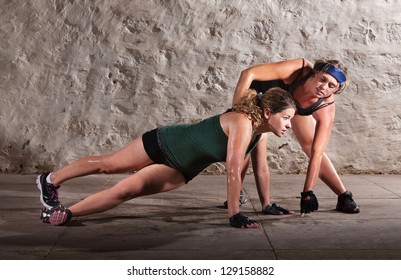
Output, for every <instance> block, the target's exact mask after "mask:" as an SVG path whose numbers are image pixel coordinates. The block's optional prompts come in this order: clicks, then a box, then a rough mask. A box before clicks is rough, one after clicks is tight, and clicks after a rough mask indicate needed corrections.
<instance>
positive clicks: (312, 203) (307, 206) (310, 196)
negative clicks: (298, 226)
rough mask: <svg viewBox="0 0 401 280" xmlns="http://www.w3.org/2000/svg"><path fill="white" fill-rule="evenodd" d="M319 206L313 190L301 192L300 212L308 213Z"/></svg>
mask: <svg viewBox="0 0 401 280" xmlns="http://www.w3.org/2000/svg"><path fill="white" fill-rule="evenodd" d="M318 208H319V202H317V198H316V195H315V194H314V193H313V191H308V192H301V214H308V213H310V212H313V211H315V210H317V209H318Z"/></svg>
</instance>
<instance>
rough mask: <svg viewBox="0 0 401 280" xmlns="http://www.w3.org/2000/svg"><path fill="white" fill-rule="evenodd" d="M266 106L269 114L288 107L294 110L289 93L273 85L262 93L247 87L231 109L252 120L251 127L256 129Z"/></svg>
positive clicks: (261, 120) (261, 121)
mask: <svg viewBox="0 0 401 280" xmlns="http://www.w3.org/2000/svg"><path fill="white" fill-rule="evenodd" d="M266 108H268V109H269V110H270V113H271V114H276V113H279V112H281V111H283V110H285V109H288V108H293V109H295V110H296V106H295V102H294V100H293V99H292V96H291V94H290V93H289V92H287V91H285V90H283V89H281V88H278V87H274V88H271V89H268V90H267V91H266V92H265V93H264V94H262V93H256V91H255V90H253V89H249V90H248V91H247V92H246V93H245V95H244V96H243V97H242V98H241V99H240V100H239V102H238V103H237V104H236V105H234V107H233V111H234V112H237V113H242V114H244V115H245V116H247V117H248V119H249V120H251V121H252V127H253V129H256V128H257V127H259V126H260V125H261V124H262V123H263V111H264V110H265V109H266Z"/></svg>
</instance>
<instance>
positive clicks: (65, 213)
mask: <svg viewBox="0 0 401 280" xmlns="http://www.w3.org/2000/svg"><path fill="white" fill-rule="evenodd" d="M71 217H72V213H71V211H70V210H69V209H68V208H67V207H65V206H63V205H61V204H59V205H57V206H56V207H54V208H53V209H51V210H50V217H49V222H50V223H51V224H52V225H54V226H62V225H64V224H66V223H68V222H69V221H70V220H71Z"/></svg>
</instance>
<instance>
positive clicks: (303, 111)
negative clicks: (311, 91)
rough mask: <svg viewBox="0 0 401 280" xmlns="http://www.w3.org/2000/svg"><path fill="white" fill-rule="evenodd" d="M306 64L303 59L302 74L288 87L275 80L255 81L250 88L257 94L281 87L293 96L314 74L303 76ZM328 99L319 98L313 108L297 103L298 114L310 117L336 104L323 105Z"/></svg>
mask: <svg viewBox="0 0 401 280" xmlns="http://www.w3.org/2000/svg"><path fill="white" fill-rule="evenodd" d="M304 64H305V61H304V59H302V69H301V72H299V74H298V76H297V77H296V79H295V80H294V81H293V82H292V83H291V84H289V85H286V84H285V83H284V82H283V81H282V80H273V81H253V82H252V84H251V86H250V88H251V89H254V90H256V91H257V92H262V93H264V92H266V90H268V89H270V88H273V87H279V88H282V89H284V90H286V91H288V92H289V93H291V94H293V93H294V91H295V89H296V88H297V87H298V86H300V85H301V84H303V83H304V82H305V81H306V80H307V79H309V78H310V77H311V76H312V74H313V72H311V73H309V74H307V75H306V76H304V77H301V76H302V73H303V71H304ZM329 97H330V96H328V97H324V98H319V99H318V100H317V101H316V102H315V103H313V104H312V105H311V106H309V107H306V108H303V107H301V106H300V105H299V104H298V103H297V102H296V101H295V104H296V106H297V114H298V115H301V116H309V115H312V114H313V113H314V112H315V111H317V110H319V109H321V108H324V107H326V106H329V105H331V104H333V103H334V101H332V102H329V103H325V104H322V103H323V101H324V100H325V99H326V98H329Z"/></svg>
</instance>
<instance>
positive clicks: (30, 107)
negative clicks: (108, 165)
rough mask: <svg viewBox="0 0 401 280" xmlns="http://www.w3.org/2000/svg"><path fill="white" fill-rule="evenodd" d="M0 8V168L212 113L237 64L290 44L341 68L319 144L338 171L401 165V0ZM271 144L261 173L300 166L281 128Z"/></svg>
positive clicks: (283, 51)
mask: <svg viewBox="0 0 401 280" xmlns="http://www.w3.org/2000/svg"><path fill="white" fill-rule="evenodd" d="M0 12H1V16H0V38H1V44H0V98H1V102H0V131H1V134H0V171H2V172H24V173H31V172H39V171H42V170H47V169H53V168H54V167H60V166H62V165H64V164H66V163H68V162H70V161H71V160H74V159H76V158H78V157H80V156H84V155H87V154H99V153H106V152H110V151H113V150H115V149H117V148H119V147H121V146H123V145H124V144H126V143H128V142H129V141H130V139H132V138H133V137H136V136H138V135H140V134H141V133H142V132H144V131H146V130H148V129H151V128H154V127H156V126H158V125H164V124H170V123H179V122H193V121H196V120H199V119H202V118H205V117H208V116H211V115H213V114H216V113H219V112H222V111H224V110H225V109H226V108H227V107H228V106H229V105H230V103H231V99H232V94H233V91H234V88H235V85H236V81H237V79H238V77H239V74H240V72H241V70H242V69H244V68H247V67H249V66H250V65H254V64H259V63H265V62H269V61H278V60H283V59H291V58H297V57H305V58H307V59H309V60H310V61H312V62H313V61H315V60H316V59H319V58H336V59H340V60H342V61H343V62H345V63H346V64H347V65H348V66H349V68H350V77H351V79H352V84H351V86H350V87H349V88H348V90H347V91H346V93H344V94H342V95H340V96H337V99H336V104H337V109H336V111H337V115H336V121H335V125H334V130H333V133H332V139H331V142H330V144H329V147H328V151H327V152H328V154H329V156H330V157H331V158H332V160H333V162H334V164H335V165H336V167H337V168H338V170H339V171H341V172H384V173H390V172H393V173H394V172H397V173H399V171H400V167H401V149H400V146H401V145H400V142H401V135H400V129H401V109H400V105H401V101H400V100H401V97H400V93H399V91H400V83H401V78H400V69H401V51H400V44H401V18H400V12H401V3H400V1H394V0H387V1H384V0H380V1H367V0H366V1H356V0H355V1H351V0H348V1H340V0H333V1H312V0H309V1H299V0H297V1H293V0H291V1H290V0H288V1H287V0H272V1H266V0H259V1H256V0H254V1H240V0H233V1H217V0H215V1H212V0H208V1H206V0H196V1H195V0H187V1H184V0H177V1H161V0H159V1H157V0H150V1H139V0H135V1H131V0H118V1H117V0H114V1H112V0H110V1H95V0H94V1H74V0H70V1H59V0H52V1H50V0H49V1H44V0H41V1H39V0H33V1H25V0H16V1H6V0H0ZM269 144H270V145H269V151H270V156H269V161H270V166H271V168H272V171H273V172H280V173H287V172H289V173H294V172H295V173H297V172H304V171H305V167H306V165H307V160H306V157H305V156H304V154H303V153H302V152H301V151H300V148H299V145H298V143H297V142H296V141H295V140H294V137H293V136H292V135H291V134H289V135H287V136H285V137H284V138H281V139H279V138H275V137H273V136H271V137H270V143H269ZM219 169H221V165H216V166H214V167H213V168H211V170H219Z"/></svg>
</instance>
